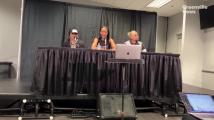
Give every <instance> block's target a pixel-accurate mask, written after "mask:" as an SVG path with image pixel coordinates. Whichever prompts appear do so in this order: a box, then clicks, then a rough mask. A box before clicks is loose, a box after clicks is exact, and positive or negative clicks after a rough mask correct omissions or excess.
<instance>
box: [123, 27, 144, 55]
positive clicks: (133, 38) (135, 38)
mask: <svg viewBox="0 0 214 120" xmlns="http://www.w3.org/2000/svg"><path fill="white" fill-rule="evenodd" d="M128 37H129V40H128V41H126V42H125V44H126V45H141V46H142V51H143V52H146V51H147V50H146V48H145V47H144V45H143V42H141V41H139V35H138V33H137V32H136V31H134V30H132V31H131V32H128Z"/></svg>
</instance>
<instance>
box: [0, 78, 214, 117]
mask: <svg viewBox="0 0 214 120" xmlns="http://www.w3.org/2000/svg"><path fill="white" fill-rule="evenodd" d="M183 92H196V93H207V94H211V95H214V91H212V90H207V89H202V88H197V87H193V86H190V85H185V84H184V85H183ZM13 94H32V93H31V92H30V85H27V84H25V83H24V82H20V81H17V80H15V79H0V95H13ZM0 99H1V98H0ZM0 104H3V103H2V102H0ZM0 120H17V116H8V117H1V115H0ZM54 120H73V119H72V118H71V117H70V115H69V114H67V115H61V114H57V115H56V116H55V117H54ZM74 120H94V118H85V119H74ZM138 120H181V117H168V118H164V117H163V116H162V115H161V114H160V113H155V112H144V113H138Z"/></svg>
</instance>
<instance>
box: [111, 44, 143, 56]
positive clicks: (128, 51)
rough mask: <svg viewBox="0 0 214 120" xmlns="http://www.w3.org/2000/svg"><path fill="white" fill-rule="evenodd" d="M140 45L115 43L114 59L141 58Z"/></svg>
mask: <svg viewBox="0 0 214 120" xmlns="http://www.w3.org/2000/svg"><path fill="white" fill-rule="evenodd" d="M141 50H142V46H141V45H125V44H117V45H116V52H115V59H141Z"/></svg>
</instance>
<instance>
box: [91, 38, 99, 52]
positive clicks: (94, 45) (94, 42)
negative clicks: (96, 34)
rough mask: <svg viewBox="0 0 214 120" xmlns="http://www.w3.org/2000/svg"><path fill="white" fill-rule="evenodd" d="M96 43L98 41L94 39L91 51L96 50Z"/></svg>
mask: <svg viewBox="0 0 214 120" xmlns="http://www.w3.org/2000/svg"><path fill="white" fill-rule="evenodd" d="M97 43H98V39H97V38H94V40H93V43H92V45H91V49H96V48H97Z"/></svg>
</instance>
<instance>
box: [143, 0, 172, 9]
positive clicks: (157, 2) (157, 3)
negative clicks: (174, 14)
mask: <svg viewBox="0 0 214 120" xmlns="http://www.w3.org/2000/svg"><path fill="white" fill-rule="evenodd" d="M170 1H172V0H153V1H152V2H151V3H149V4H148V5H147V6H146V7H153V8H160V7H162V6H164V5H165V4H167V3H169V2H170Z"/></svg>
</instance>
